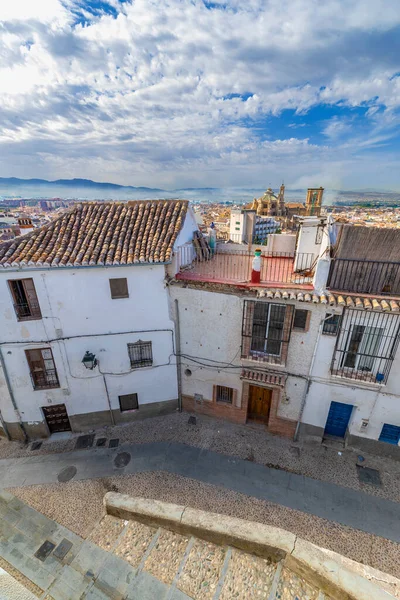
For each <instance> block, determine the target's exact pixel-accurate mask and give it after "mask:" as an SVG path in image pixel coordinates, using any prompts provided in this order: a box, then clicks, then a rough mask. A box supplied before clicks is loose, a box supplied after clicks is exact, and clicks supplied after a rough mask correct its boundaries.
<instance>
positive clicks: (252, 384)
mask: <svg viewBox="0 0 400 600" xmlns="http://www.w3.org/2000/svg"><path fill="white" fill-rule="evenodd" d="M252 387H253V388H259V389H260V390H268V391H269V392H271V394H270V398H269V411H268V417H267V418H266V419H265V420H263V419H261V418H260V419H251V418H249V406H250V388H252ZM273 396H274V390H273V389H272V388H271V387H268V386H267V385H258V382H257V381H255V382H254V383H250V384H249V391H248V402H247V408H246V423H247V422H249V421H250V422H252V423H264V424H265V425H266V426H268V423H269V419H270V416H271V410H272V406H273Z"/></svg>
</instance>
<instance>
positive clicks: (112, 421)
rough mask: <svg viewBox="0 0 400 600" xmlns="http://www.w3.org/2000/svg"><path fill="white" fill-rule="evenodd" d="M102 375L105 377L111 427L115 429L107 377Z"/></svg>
mask: <svg viewBox="0 0 400 600" xmlns="http://www.w3.org/2000/svg"><path fill="white" fill-rule="evenodd" d="M100 372H101V371H100ZM102 375H103V382H104V388H105V390H106V396H107V402H108V409H109V411H110V417H111V425H112V426H113V427H114V425H115V419H114V415H113V411H112V408H111V401H110V394H109V393H108V387H107V381H106V376H105V375H104V373H102Z"/></svg>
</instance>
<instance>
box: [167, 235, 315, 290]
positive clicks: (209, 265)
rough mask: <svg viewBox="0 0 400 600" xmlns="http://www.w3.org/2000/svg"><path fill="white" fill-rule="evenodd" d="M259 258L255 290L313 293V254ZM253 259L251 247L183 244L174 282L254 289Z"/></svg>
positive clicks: (268, 254) (266, 252) (265, 253)
mask: <svg viewBox="0 0 400 600" xmlns="http://www.w3.org/2000/svg"><path fill="white" fill-rule="evenodd" d="M261 256H262V260H261V277H260V279H261V281H260V283H259V284H257V286H259V287H262V286H264V287H269V286H275V287H288V288H290V287H293V286H295V287H299V286H300V287H301V288H304V289H312V280H313V276H314V268H315V262H316V257H315V255H314V254H299V253H296V254H295V253H294V252H271V251H269V250H263V251H262V254H261ZM253 258H254V246H253V247H251V246H245V245H242V244H223V243H222V244H217V246H216V248H215V250H210V249H209V248H208V247H205V246H204V247H202V248H196V249H195V248H194V247H193V246H192V244H186V245H184V246H181V247H180V248H178V252H177V260H178V269H179V271H178V273H177V275H176V279H178V280H185V281H204V282H215V283H227V284H234V285H240V286H245V287H250V286H254V284H252V283H251V272H252V262H253Z"/></svg>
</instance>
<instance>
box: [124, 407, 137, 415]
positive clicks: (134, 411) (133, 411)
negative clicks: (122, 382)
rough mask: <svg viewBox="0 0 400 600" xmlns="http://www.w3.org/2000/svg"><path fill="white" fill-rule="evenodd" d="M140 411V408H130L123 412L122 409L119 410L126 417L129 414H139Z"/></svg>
mask: <svg viewBox="0 0 400 600" xmlns="http://www.w3.org/2000/svg"><path fill="white" fill-rule="evenodd" d="M138 410H139V408H129V409H128V410H121V409H119V412H120V413H121V414H122V415H126V414H127V413H128V414H129V413H136V412H138Z"/></svg>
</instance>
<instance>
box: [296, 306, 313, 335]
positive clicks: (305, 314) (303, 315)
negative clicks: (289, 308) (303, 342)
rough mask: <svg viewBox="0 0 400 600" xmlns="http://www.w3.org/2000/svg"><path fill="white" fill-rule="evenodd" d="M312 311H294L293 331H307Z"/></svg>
mask: <svg viewBox="0 0 400 600" xmlns="http://www.w3.org/2000/svg"><path fill="white" fill-rule="evenodd" d="M309 317H310V311H309V310H300V309H297V308H296V310H295V311H294V319H293V329H298V330H299V331H307V330H308V324H309Z"/></svg>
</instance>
